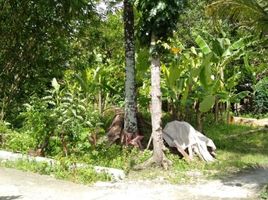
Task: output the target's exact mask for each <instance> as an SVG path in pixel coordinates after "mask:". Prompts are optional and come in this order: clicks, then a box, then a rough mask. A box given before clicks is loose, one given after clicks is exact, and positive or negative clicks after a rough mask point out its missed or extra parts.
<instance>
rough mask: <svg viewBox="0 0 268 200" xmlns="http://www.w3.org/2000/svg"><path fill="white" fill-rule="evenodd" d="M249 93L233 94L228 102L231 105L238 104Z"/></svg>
mask: <svg viewBox="0 0 268 200" xmlns="http://www.w3.org/2000/svg"><path fill="white" fill-rule="evenodd" d="M249 93H250V92H249V91H242V92H239V93H238V94H235V95H233V96H232V97H231V98H230V102H231V103H239V102H240V100H241V99H243V98H245V97H246V96H248V95H249Z"/></svg>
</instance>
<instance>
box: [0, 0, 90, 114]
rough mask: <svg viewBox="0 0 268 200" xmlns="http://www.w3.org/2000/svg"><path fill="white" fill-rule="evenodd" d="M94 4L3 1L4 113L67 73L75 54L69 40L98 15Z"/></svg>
mask: <svg viewBox="0 0 268 200" xmlns="http://www.w3.org/2000/svg"><path fill="white" fill-rule="evenodd" d="M93 7H94V4H93V1H90V0H88V1H84V0H83V1H82V0H77V1H69V0H62V1H58V0H55V1H34V0H12V1H3V0H1V1H0V10H1V12H0V46H1V49H0V67H1V70H0V71H1V72H0V90H1V94H0V99H1V103H0V108H1V110H2V111H3V112H2V113H3V115H4V114H5V113H8V114H9V115H10V114H12V111H11V110H13V111H14V110H15V109H16V108H18V109H19V107H20V106H19V105H18V104H20V103H23V102H25V101H26V99H27V98H28V97H29V96H31V95H32V94H34V93H35V94H40V93H42V92H43V91H44V90H46V87H47V86H48V85H49V83H50V81H51V79H52V78H53V77H57V78H58V77H62V75H63V72H64V70H65V69H66V66H67V65H66V64H68V63H69V61H70V57H71V56H72V55H71V52H70V51H71V49H70V45H69V44H70V41H71V40H73V39H74V37H75V36H74V35H75V33H76V32H79V30H80V28H81V27H80V26H81V25H83V21H86V20H87V19H91V16H92V15H93V13H94V14H95V12H94V11H93ZM7 111H8V112H7ZM14 115H17V113H15V114H14ZM7 117H8V116H7Z"/></svg>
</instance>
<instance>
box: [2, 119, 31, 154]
mask: <svg viewBox="0 0 268 200" xmlns="http://www.w3.org/2000/svg"><path fill="white" fill-rule="evenodd" d="M35 145H36V144H35V140H34V138H33V137H31V136H30V135H28V134H25V133H19V132H16V131H14V130H11V129H10V128H8V126H7V124H6V123H5V122H3V121H0V147H1V148H3V149H7V150H11V151H14V152H24V153H25V152H27V151H28V150H29V149H31V148H33V147H34V146H35Z"/></svg>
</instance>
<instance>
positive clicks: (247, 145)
mask: <svg viewBox="0 0 268 200" xmlns="http://www.w3.org/2000/svg"><path fill="white" fill-rule="evenodd" d="M254 129H256V128H253V127H250V126H243V125H234V124H230V125H227V124H206V125H205V127H204V132H205V134H206V135H207V136H208V137H209V138H211V139H212V140H213V141H214V143H215V145H216V147H217V160H216V161H215V162H213V163H205V162H202V161H200V160H198V159H196V160H194V161H193V162H191V163H186V162H185V161H183V160H180V159H178V156H176V155H174V154H170V153H167V156H168V158H169V159H170V160H171V161H172V162H173V166H172V168H171V169H170V170H168V171H163V170H161V169H158V168H155V169H148V170H144V171H141V172H131V174H130V176H131V178H134V179H135V178H137V179H144V178H145V179H147V178H150V179H153V178H155V177H157V176H161V177H162V178H164V179H166V180H169V181H171V182H174V183H182V182H196V181H197V180H199V179H204V178H226V177H227V176H230V175H232V174H234V173H236V172H238V171H242V170H245V169H248V168H252V167H256V166H263V165H268V132H267V131H265V130H263V131H257V132H253V133H250V134H245V133H247V132H249V131H251V130H254ZM230 136H231V137H230Z"/></svg>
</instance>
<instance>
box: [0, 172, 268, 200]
mask: <svg viewBox="0 0 268 200" xmlns="http://www.w3.org/2000/svg"><path fill="white" fill-rule="evenodd" d="M267 182H268V169H267V168H259V169H255V170H251V171H249V172H247V173H243V174H241V175H237V176H236V177H233V178H232V179H229V180H227V181H222V180H213V181H207V182H205V183H202V184H201V183H197V184H195V185H172V184H169V183H166V182H164V181H138V182H137V181H130V180H125V181H122V182H117V183H97V184H95V185H94V186H90V187H89V186H85V185H79V184H75V183H71V182H67V181H61V180H56V179H55V178H53V177H50V176H44V175H38V174H34V173H31V172H22V171H19V170H15V169H6V168H0V200H13V199H14V200H16V199H18V200H71V199H72V200H84V199H87V200H95V199H96V200H123V199H124V200H125V199H127V200H132V199H133V200H134V199H135V200H137V199H139V200H143V199H144V200H162V199H164V200H182V199H185V200H190V199H197V200H200V199H204V200H212V199H220V200H227V199H229V200H231V199H236V200H238V199H256V198H257V197H256V195H257V191H258V187H259V186H260V185H262V184H264V183H267Z"/></svg>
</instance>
